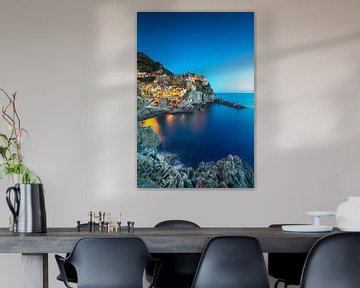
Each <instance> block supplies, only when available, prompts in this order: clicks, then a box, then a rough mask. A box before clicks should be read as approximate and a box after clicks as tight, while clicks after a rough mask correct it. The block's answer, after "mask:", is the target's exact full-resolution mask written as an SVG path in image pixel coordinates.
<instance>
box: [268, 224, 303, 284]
mask: <svg viewBox="0 0 360 288" xmlns="http://www.w3.org/2000/svg"><path fill="white" fill-rule="evenodd" d="M282 225H288V224H272V225H270V226H269V227H270V228H280V227H281V226H282ZM306 257H307V253H269V254H268V272H269V275H270V276H271V277H273V278H275V279H277V281H276V282H275V285H274V288H277V287H278V285H279V284H280V283H283V284H284V287H285V288H286V287H287V286H288V285H300V279H301V273H302V270H303V268H304V264H305V260H306Z"/></svg>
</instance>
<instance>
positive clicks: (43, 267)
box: [22, 253, 49, 288]
mask: <svg viewBox="0 0 360 288" xmlns="http://www.w3.org/2000/svg"><path fill="white" fill-rule="evenodd" d="M22 273H23V288H49V281H48V254H30V253H23V254H22Z"/></svg>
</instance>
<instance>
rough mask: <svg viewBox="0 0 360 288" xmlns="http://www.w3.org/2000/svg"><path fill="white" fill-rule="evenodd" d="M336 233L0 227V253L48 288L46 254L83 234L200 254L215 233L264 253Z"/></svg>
mask: <svg viewBox="0 0 360 288" xmlns="http://www.w3.org/2000/svg"><path fill="white" fill-rule="evenodd" d="M334 233H338V230H336V229H334V230H333V231H331V232H326V233H304V232H284V231H282V229H281V227H221V228H220V227H216V228H210V227H209V228H137V227H136V228H134V229H130V230H129V229H127V227H124V228H123V229H121V231H114V232H110V233H107V232H102V231H91V232H90V231H89V230H87V229H81V230H80V231H78V229H77V228H66V227H57V228H48V229H47V232H46V233H26V234H22V233H14V232H10V231H9V229H8V228H0V253H21V254H22V261H21V262H22V274H23V275H22V277H23V278H22V282H23V287H24V288H48V287H49V284H48V283H49V281H48V254H49V253H68V252H70V251H71V250H72V249H73V247H74V246H75V244H76V242H77V241H78V240H79V239H81V238H83V237H115V238H117V237H138V238H140V239H142V240H143V241H144V242H145V244H146V245H147V247H148V249H149V251H150V253H201V252H202V251H203V249H204V247H205V245H206V243H207V242H208V241H209V239H211V238H213V237H216V236H226V235H238V236H251V237H255V238H256V239H258V241H259V243H260V246H261V249H262V251H263V252H264V253H269V252H276V253H290V252H291V253H304V252H308V251H309V250H310V249H311V247H312V246H313V245H314V243H315V242H316V241H317V240H319V239H320V238H322V237H324V236H326V235H330V234H334Z"/></svg>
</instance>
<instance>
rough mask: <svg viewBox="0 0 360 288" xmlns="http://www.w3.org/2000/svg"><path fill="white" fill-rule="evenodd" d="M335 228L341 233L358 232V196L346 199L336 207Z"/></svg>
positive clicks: (359, 197) (359, 200)
mask: <svg viewBox="0 0 360 288" xmlns="http://www.w3.org/2000/svg"><path fill="white" fill-rule="evenodd" d="M336 226H337V227H338V228H339V229H340V230H342V231H360V196H354V197H348V200H347V201H345V202H343V203H341V204H340V205H339V206H338V208H337V209H336Z"/></svg>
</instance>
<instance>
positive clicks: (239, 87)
mask: <svg viewBox="0 0 360 288" xmlns="http://www.w3.org/2000/svg"><path fill="white" fill-rule="evenodd" d="M137 25H138V29H137V31H138V32H137V51H139V52H144V53H146V54H147V55H149V56H150V57H151V58H152V59H153V60H155V61H159V62H161V63H162V64H163V65H164V67H165V68H167V69H169V70H170V71H172V72H174V73H176V74H181V73H187V72H194V73H198V74H201V75H204V76H206V77H207V78H208V80H209V82H210V84H211V86H212V87H213V89H214V91H215V92H216V93H221V92H223V93H230V92H253V91H254V13H252V12H138V15H137Z"/></svg>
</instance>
